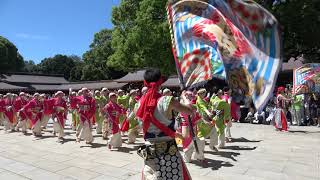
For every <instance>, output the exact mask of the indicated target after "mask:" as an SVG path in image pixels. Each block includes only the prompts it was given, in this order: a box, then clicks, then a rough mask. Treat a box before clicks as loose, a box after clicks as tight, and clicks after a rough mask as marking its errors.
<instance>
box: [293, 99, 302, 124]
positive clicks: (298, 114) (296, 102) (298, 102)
mask: <svg viewBox="0 0 320 180" xmlns="http://www.w3.org/2000/svg"><path fill="white" fill-rule="evenodd" d="M303 102H304V99H303V94H299V95H294V96H293V112H294V116H293V125H298V126H301V125H302V123H303V120H304V110H303Z"/></svg>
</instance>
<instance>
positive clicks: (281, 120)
mask: <svg viewBox="0 0 320 180" xmlns="http://www.w3.org/2000/svg"><path fill="white" fill-rule="evenodd" d="M284 94H285V88H284V87H282V86H281V87H278V89H277V101H276V102H277V104H276V105H277V110H276V112H275V118H274V120H275V128H276V130H279V131H288V122H287V118H286V115H285V113H284V107H285V104H286V102H289V101H291V100H290V99H288V98H286V97H285V95H284Z"/></svg>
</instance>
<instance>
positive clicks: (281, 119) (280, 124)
mask: <svg viewBox="0 0 320 180" xmlns="http://www.w3.org/2000/svg"><path fill="white" fill-rule="evenodd" d="M274 121H275V127H276V128H277V129H279V130H281V131H288V123H287V119H286V116H285V114H284V111H283V109H281V108H277V110H276V112H275V117H274Z"/></svg>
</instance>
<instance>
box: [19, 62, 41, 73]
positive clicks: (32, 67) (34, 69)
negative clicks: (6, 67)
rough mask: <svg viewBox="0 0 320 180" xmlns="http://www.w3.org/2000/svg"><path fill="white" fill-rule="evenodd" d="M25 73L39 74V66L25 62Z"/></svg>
mask: <svg viewBox="0 0 320 180" xmlns="http://www.w3.org/2000/svg"><path fill="white" fill-rule="evenodd" d="M23 71H24V72H38V71H39V69H38V66H37V65H36V64H35V63H34V62H33V61H32V60H29V61H24V68H23Z"/></svg>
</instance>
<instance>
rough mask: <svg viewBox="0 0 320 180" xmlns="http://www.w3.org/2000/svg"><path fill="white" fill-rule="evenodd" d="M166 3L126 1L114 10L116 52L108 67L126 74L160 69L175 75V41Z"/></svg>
mask: <svg viewBox="0 0 320 180" xmlns="http://www.w3.org/2000/svg"><path fill="white" fill-rule="evenodd" d="M166 2H167V1H163V0H139V1H138V0H123V1H121V4H120V6H119V7H115V8H113V11H112V22H113V24H114V31H113V33H112V48H113V49H114V53H113V54H112V55H111V57H110V58H109V61H108V65H111V66H113V67H115V68H119V69H121V70H123V71H130V70H132V69H141V68H144V67H158V68H160V69H161V71H162V72H164V73H165V74H171V73H172V72H174V71H175V65H174V59H173V55H172V52H171V38H170V33H169V25H168V23H167V17H166Z"/></svg>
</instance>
